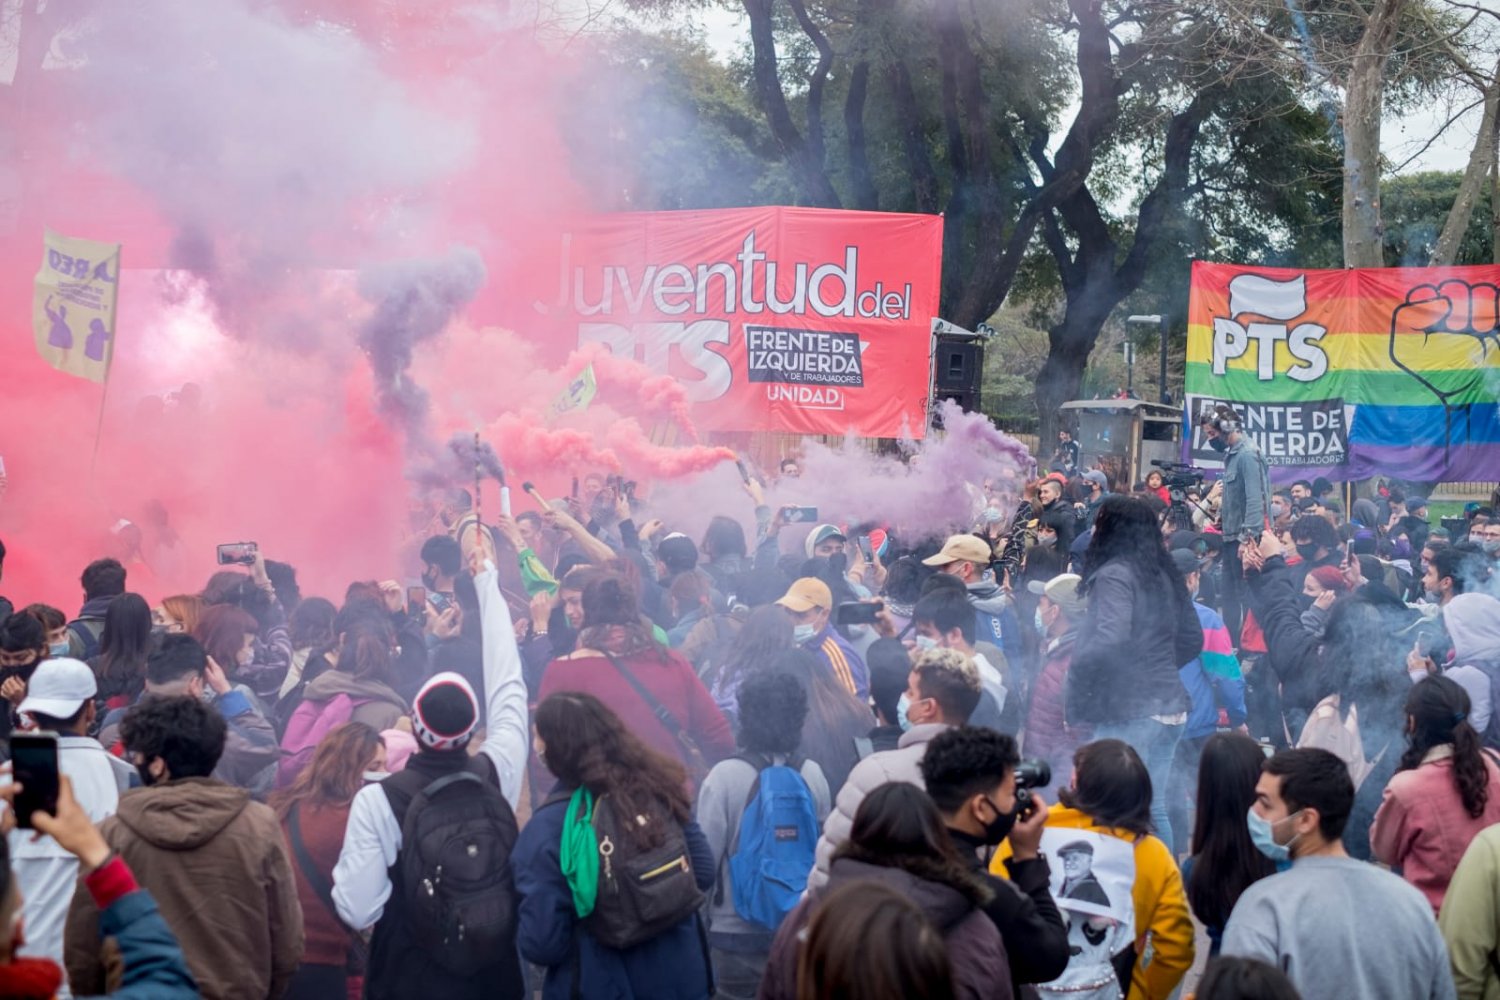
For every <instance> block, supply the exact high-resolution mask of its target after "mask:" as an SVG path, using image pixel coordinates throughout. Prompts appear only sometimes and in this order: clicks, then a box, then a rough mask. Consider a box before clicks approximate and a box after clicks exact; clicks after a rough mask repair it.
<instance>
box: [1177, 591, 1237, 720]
mask: <svg viewBox="0 0 1500 1000" xmlns="http://www.w3.org/2000/svg"><path fill="white" fill-rule="evenodd" d="M1193 610H1194V611H1196V612H1198V623H1199V624H1200V625H1202V626H1203V652H1202V653H1201V654H1199V655H1198V657H1197V658H1196V659H1193V660H1190V661H1189V662H1188V663H1187V664H1186V665H1185V666H1183V667H1182V668H1181V669H1179V670H1178V671H1177V673H1178V676H1180V677H1181V678H1182V686H1183V687H1185V688H1187V692H1188V700H1189V702H1190V707H1189V708H1188V721H1187V730H1186V732H1184V733H1183V735H1184V736H1185V737H1186V738H1188V739H1190V740H1191V739H1199V738H1202V737H1205V736H1212V735H1213V734H1214V731H1215V730H1216V729H1218V727H1219V708H1220V707H1223V709H1224V710H1225V712H1226V714H1227V715H1228V716H1229V725H1230V726H1231V727H1234V726H1238V725H1241V724H1243V723H1244V721H1245V678H1244V675H1243V674H1242V673H1241V672H1240V661H1239V660H1237V659H1236V658H1235V655H1234V643H1233V642H1231V641H1230V638H1229V629H1228V627H1227V626H1225V624H1224V619H1223V618H1221V617H1219V613H1218V612H1217V611H1215V610H1213V609H1212V608H1208V607H1204V606H1203V605H1202V604H1199V603H1198V602H1197V601H1194V602H1193Z"/></svg>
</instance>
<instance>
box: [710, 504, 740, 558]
mask: <svg viewBox="0 0 1500 1000" xmlns="http://www.w3.org/2000/svg"><path fill="white" fill-rule="evenodd" d="M702 548H703V551H704V552H705V553H706V554H707V555H708V556H709V558H710V559H719V558H721V557H723V556H740V557H741V558H744V556H745V553H746V548H745V529H744V526H742V525H741V524H740V522H738V521H736V520H735V519H734V518H732V517H725V516H724V515H722V514H719V515H716V516H715V517H714V518H713V520H711V521H709V522H708V530H706V531H705V532H703V546H702Z"/></svg>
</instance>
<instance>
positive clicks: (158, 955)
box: [0, 774, 199, 1000]
mask: <svg viewBox="0 0 1500 1000" xmlns="http://www.w3.org/2000/svg"><path fill="white" fill-rule="evenodd" d="M56 777H57V782H58V783H57V785H56V794H55V796H54V797H53V802H52V806H51V808H50V810H45V811H34V812H32V813H31V820H30V821H31V824H32V828H33V829H34V830H35V831H36V833H37V834H38V835H40V836H41V837H42V839H43V840H44V841H46V842H47V843H50V844H55V845H57V849H58V852H59V854H60V856H61V857H62V858H64V859H66V860H67V861H68V862H69V863H70V864H71V865H72V867H73V870H74V872H75V875H76V874H81V875H82V876H83V878H82V881H81V883H80V886H81V891H83V892H86V893H88V895H89V896H90V897H91V898H92V900H93V903H94V905H95V906H96V907H98V909H99V911H100V914H101V918H100V921H99V938H98V940H97V941H91V942H90V944H93V945H94V946H95V947H102V946H103V943H104V939H106V938H107V939H109V940H110V941H112V942H114V945H113V947H114V950H115V952H116V954H117V956H118V963H117V964H118V966H119V973H120V981H119V988H118V991H117V992H115V993H111V994H109V995H110V996H113V997H121V998H125V997H130V998H136V997H150V998H152V1000H196V998H197V997H198V996H199V993H198V987H197V984H196V983H194V982H193V976H192V974H191V973H190V972H189V971H188V967H187V962H186V961H185V960H184V959H183V956H182V948H181V947H180V946H179V945H178V943H177V938H176V937H175V936H174V935H173V934H172V929H171V928H170V927H168V926H167V922H166V920H165V919H164V918H163V917H162V915H161V911H160V910H158V909H157V908H156V901H155V900H153V899H152V898H151V894H150V893H148V892H146V891H145V890H144V889H142V888H141V887H140V886H139V885H138V884H137V883H136V881H135V875H134V874H132V872H131V870H130V866H129V865H127V864H126V863H125V859H124V858H121V857H120V856H119V855H118V854H116V853H114V852H113V851H111V850H110V847H109V843H108V842H107V841H106V840H105V839H104V836H103V834H101V833H100V832H99V829H98V828H97V827H96V826H95V825H94V822H93V820H91V819H90V818H89V813H88V811H87V809H86V808H85V807H84V806H83V805H81V804H80V803H79V801H78V799H77V798H76V797H75V795H74V786H73V783H72V781H70V780H69V778H68V776H67V775H66V774H62V775H57V776H56ZM29 791H30V790H29V789H27V788H26V787H25V786H24V785H20V784H7V785H5V786H4V787H0V802H4V803H5V805H6V806H7V808H5V809H4V812H3V814H0V832H4V833H5V834H6V836H7V838H8V839H4V840H0V996H6V997H16V998H21V1000H33V998H34V1000H51V998H53V997H61V996H67V995H68V993H67V983H66V981H65V978H64V976H63V970H62V968H61V966H60V965H59V964H58V962H57V961H56V960H55V959H53V958H50V957H39V956H37V954H36V951H37V949H36V947H35V937H34V933H35V932H34V929H33V928H32V926H31V924H30V922H29V921H28V920H27V919H26V918H25V914H26V913H27V912H29V911H30V907H29V905H28V904H30V903H31V898H30V896H29V895H28V893H27V890H26V888H25V886H24V884H23V882H22V879H21V875H20V872H19V870H18V869H17V868H15V867H13V861H12V854H11V850H10V848H9V846H8V845H10V844H11V843H13V842H14V841H15V839H16V838H17V837H18V836H21V837H24V838H26V839H28V840H29V839H31V837H32V832H31V830H26V829H18V828H17V826H16V810H15V808H14V804H15V800H16V799H17V798H18V797H20V796H24V795H26V794H28V793H29ZM69 891H70V893H71V891H72V883H71V882H70V883H69Z"/></svg>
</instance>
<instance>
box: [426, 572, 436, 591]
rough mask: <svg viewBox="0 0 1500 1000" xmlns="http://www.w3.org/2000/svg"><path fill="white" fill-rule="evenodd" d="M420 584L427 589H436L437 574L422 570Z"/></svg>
mask: <svg viewBox="0 0 1500 1000" xmlns="http://www.w3.org/2000/svg"><path fill="white" fill-rule="evenodd" d="M422 586H424V587H426V588H427V589H428V590H437V574H436V573H431V572H423V574H422Z"/></svg>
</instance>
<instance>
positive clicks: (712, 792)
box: [698, 754, 832, 950]
mask: <svg viewBox="0 0 1500 1000" xmlns="http://www.w3.org/2000/svg"><path fill="white" fill-rule="evenodd" d="M772 759H773V760H774V761H775V762H776V763H777V764H785V763H786V757H784V756H782V755H781V754H776V755H775V756H774V757H773V758H772ZM801 772H802V780H803V781H805V782H807V788H808V791H810V792H812V797H813V811H814V812H815V813H816V814H817V817H818V822H819V823H820V824H821V823H822V822H823V821H824V820H825V819H827V818H828V812H829V810H830V809H831V808H832V795H831V794H830V793H829V791H828V781H827V779H826V778H824V777H823V769H822V768H821V767H819V766H818V763H817V761H813V760H804V761H803V762H802V768H801ZM759 777H760V772H759V771H757V770H756V769H755V766H754V765H753V764H751V763H750V762H749V761H746V760H741V759H740V758H739V757H731V758H729V759H728V760H721V761H719V763H717V764H715V765H714V768H713V770H712V771H709V772H708V776H707V777H706V778H704V779H703V785H702V787H701V788H699V789H698V825H699V826H700V827H702V828H703V836H705V837H707V838H708V846H709V847H711V848H713V852H714V860H715V861H716V862H717V863H718V878H719V883H718V886H716V887H715V890H714V892H713V893H711V894H710V896H709V900H710V902H709V910H708V915H709V935H710V937H711V938H716V937H718V936H719V935H725V934H732V935H746V936H752V937H754V936H763V937H764V938H765V948H766V950H770V947H771V935H772V933H773V932H772V931H768V930H765V929H764V928H762V927H757V926H756V925H754V924H750V923H747V922H746V921H745V920H743V919H741V917H740V915H739V914H738V913H736V912H735V909H734V888H733V887H732V886H731V885H730V879H729V856H730V855H731V854H733V853H734V852H735V850H736V849H737V848H738V846H739V832H740V819H741V817H743V816H744V814H745V807H746V806H747V805H749V804H750V789H751V788H752V787H753V786H754V784H755V782H756V781H757V780H758V778H759Z"/></svg>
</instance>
